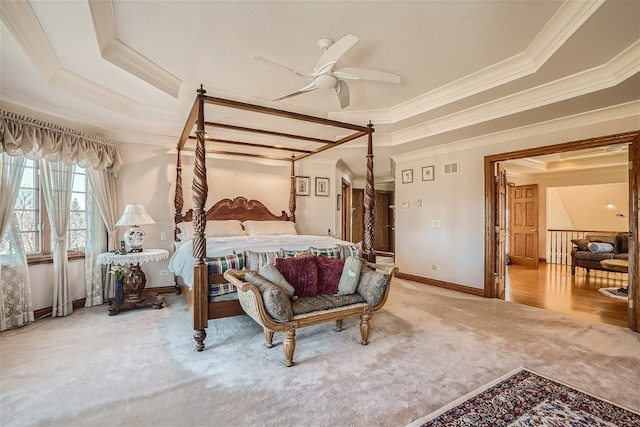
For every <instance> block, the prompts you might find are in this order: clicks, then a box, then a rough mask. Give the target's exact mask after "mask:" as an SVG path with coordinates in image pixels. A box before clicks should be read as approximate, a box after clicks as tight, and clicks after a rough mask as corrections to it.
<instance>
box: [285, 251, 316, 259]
mask: <svg viewBox="0 0 640 427" xmlns="http://www.w3.org/2000/svg"><path fill="white" fill-rule="evenodd" d="M312 255H313V254H312V253H311V252H309V251H294V250H289V249H280V251H278V258H298V257H303V256H312Z"/></svg>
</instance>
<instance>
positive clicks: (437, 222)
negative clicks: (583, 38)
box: [429, 219, 440, 228]
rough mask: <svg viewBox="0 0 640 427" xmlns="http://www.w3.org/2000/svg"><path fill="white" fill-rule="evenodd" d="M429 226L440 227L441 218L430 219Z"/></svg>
mask: <svg viewBox="0 0 640 427" xmlns="http://www.w3.org/2000/svg"><path fill="white" fill-rule="evenodd" d="M429 227H434V228H438V227H440V220H439V219H432V220H429Z"/></svg>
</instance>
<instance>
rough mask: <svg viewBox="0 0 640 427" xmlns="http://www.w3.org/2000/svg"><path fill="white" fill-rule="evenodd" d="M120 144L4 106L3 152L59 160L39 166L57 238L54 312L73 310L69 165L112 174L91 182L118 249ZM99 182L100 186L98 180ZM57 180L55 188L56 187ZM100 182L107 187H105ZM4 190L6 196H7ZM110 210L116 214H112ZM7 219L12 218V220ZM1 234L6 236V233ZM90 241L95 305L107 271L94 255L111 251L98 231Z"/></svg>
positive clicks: (90, 290)
mask: <svg viewBox="0 0 640 427" xmlns="http://www.w3.org/2000/svg"><path fill="white" fill-rule="evenodd" d="M117 147H118V142H117V141H114V140H110V139H107V138H103V137H100V136H96V135H90V134H86V133H84V132H79V131H77V130H75V129H70V128H66V127H62V126H60V125H57V124H55V123H50V122H45V121H42V120H38V119H34V118H31V117H28V116H24V115H21V114H16V113H13V112H10V111H6V110H3V109H0V155H8V156H11V158H13V159H23V158H24V157H25V156H26V157H29V158H32V159H34V160H38V161H39V162H43V161H44V160H41V159H46V160H47V161H48V162H55V163H48V165H49V166H46V167H44V166H40V170H41V177H42V180H43V185H42V187H43V194H44V195H45V202H46V204H47V209H48V212H49V214H50V222H51V226H52V234H53V241H54V243H55V247H54V254H53V261H54V301H53V316H64V315H67V314H70V313H71V312H72V311H73V306H72V304H71V303H72V302H71V298H72V296H71V295H70V294H69V283H68V278H67V264H68V260H67V253H66V246H67V241H66V230H67V222H68V216H69V214H68V209H69V197H70V196H71V192H70V190H68V188H69V185H71V181H72V178H71V173H70V172H69V171H68V170H70V168H71V167H70V166H67V165H74V164H75V165H79V166H81V167H84V168H87V170H88V171H92V172H93V171H94V170H97V171H99V172H100V173H99V174H98V175H99V176H101V177H102V176H104V177H108V178H97V179H92V181H91V182H92V186H93V188H94V189H95V192H94V195H95V197H96V200H97V201H98V205H99V209H98V210H99V211H100V215H101V216H102V218H103V220H104V224H105V225H106V228H107V230H108V247H109V248H112V247H113V248H115V247H116V245H117V241H116V231H115V227H114V224H115V222H116V220H117V218H116V217H115V216H116V212H115V211H116V210H115V201H116V190H115V175H116V174H117V173H118V170H119V169H120V167H121V166H122V159H121V158H120V155H119V153H118V151H117ZM40 165H42V163H40ZM51 169H54V170H55V171H56V172H53V171H52V170H51ZM62 170H64V171H65V172H62ZM45 174H46V176H45ZM90 176H91V174H90ZM90 179H91V178H90ZM4 182H9V183H13V182H16V181H14V180H4V179H3V183H4ZM17 182H19V180H18V181H17ZM95 183H98V185H94V184H95ZM54 184H55V187H54V186H52V185H54ZM101 187H106V188H107V189H106V190H105V189H100V188H101ZM5 194H7V195H6V196H5ZM8 194H9V193H8V192H5V190H4V189H2V192H1V194H0V200H2V205H1V206H2V207H1V209H2V210H7V211H8V212H11V211H12V208H13V202H12V203H8V202H7V203H5V197H7V199H6V200H8V197H9V196H8ZM110 204H111V205H113V206H110ZM49 205H51V206H49ZM111 210H112V211H113V214H109V213H108V212H109V211H111ZM64 212H66V215H65V214H64ZM94 219H95V217H94ZM88 220H89V221H90V222H91V219H90V218H89V219H88ZM6 221H7V223H8V220H6ZM92 223H93V222H92ZM93 225H94V227H93V229H92V230H93V231H95V232H96V233H98V234H101V233H102V232H101V231H98V228H96V224H95V223H94V224H93ZM0 237H2V235H1V234H0ZM87 242H88V244H87V247H88V253H85V255H87V257H86V258H85V274H86V278H85V279H86V282H87V283H86V289H87V303H88V304H91V305H93V304H99V302H98V301H100V298H102V294H103V292H104V280H103V279H102V278H99V276H103V275H102V274H99V272H98V270H97V269H96V268H95V255H96V253H97V252H98V251H104V250H106V247H105V244H104V243H100V242H99V241H96V239H95V238H94V237H93V234H92V235H91V236H88V239H87ZM25 266H26V264H25ZM87 266H88V267H89V268H88V269H87V268H86V267H87ZM25 268H26V267H25ZM27 277H28V275H27ZM107 277H109V276H107ZM2 286H4V285H2Z"/></svg>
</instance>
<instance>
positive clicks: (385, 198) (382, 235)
mask: <svg viewBox="0 0 640 427" xmlns="http://www.w3.org/2000/svg"><path fill="white" fill-rule="evenodd" d="M390 200H391V195H390V194H389V193H386V192H381V191H376V206H375V209H376V212H375V215H376V216H375V218H376V221H375V232H374V243H373V250H374V251H380V252H390V251H391V245H390V244H389V238H390V231H391V222H390V220H389V219H390V215H389V206H390V205H391V202H390Z"/></svg>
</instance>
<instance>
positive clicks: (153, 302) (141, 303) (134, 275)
mask: <svg viewBox="0 0 640 427" xmlns="http://www.w3.org/2000/svg"><path fill="white" fill-rule="evenodd" d="M168 257H169V251H168V250H166V249H145V250H143V251H142V252H134V253H129V254H119V253H112V252H105V253H102V254H100V255H98V257H97V262H98V264H106V265H108V264H116V265H122V266H126V267H127V268H128V269H129V273H127V275H126V276H125V277H124V281H123V285H124V289H125V293H126V298H125V299H124V301H113V302H111V304H110V305H109V316H115V315H116V314H118V313H119V312H121V311H124V310H131V309H134V308H144V307H154V308H156V309H158V308H162V298H161V297H159V296H158V295H155V296H151V295H145V296H142V295H141V293H142V290H143V289H144V287H145V285H146V283H147V278H146V277H145V275H144V271H142V268H140V264H143V263H145V262H158V261H160V260H162V259H166V258H168Z"/></svg>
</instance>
